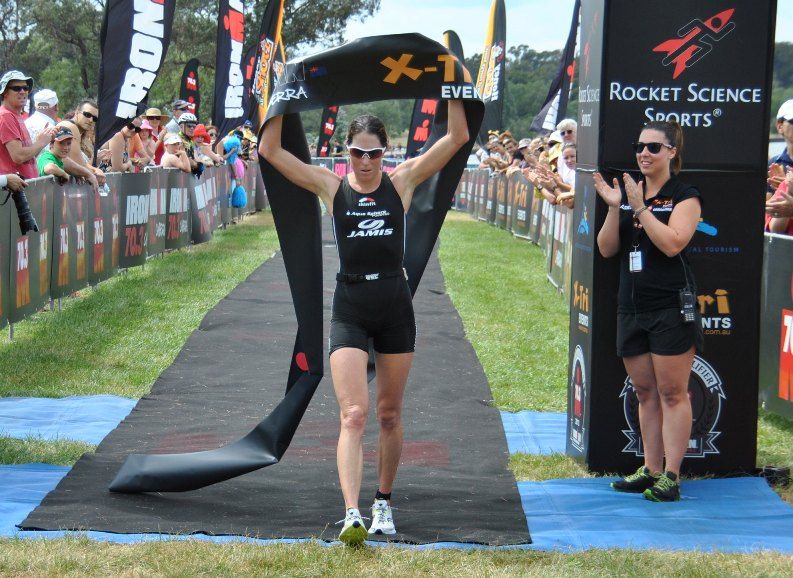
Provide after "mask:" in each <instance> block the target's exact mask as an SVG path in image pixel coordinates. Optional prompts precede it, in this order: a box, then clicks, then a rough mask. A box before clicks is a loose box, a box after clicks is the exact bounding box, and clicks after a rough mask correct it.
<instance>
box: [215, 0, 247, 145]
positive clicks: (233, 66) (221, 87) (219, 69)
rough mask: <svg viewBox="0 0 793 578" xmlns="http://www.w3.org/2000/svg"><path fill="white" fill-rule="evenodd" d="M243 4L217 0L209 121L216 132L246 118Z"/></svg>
mask: <svg viewBox="0 0 793 578" xmlns="http://www.w3.org/2000/svg"><path fill="white" fill-rule="evenodd" d="M244 14H245V8H244V5H243V1H242V0H219V1H218V34H217V44H216V51H215V63H216V64H215V98H214V101H213V102H214V105H213V107H212V122H213V123H214V125H215V126H216V127H218V135H225V134H228V133H229V132H230V131H231V130H232V129H234V128H236V127H238V126H241V125H242V123H243V122H245V118H247V117H246V112H247V111H246V110H245V109H244V108H243V106H244V104H245V103H244V96H245V95H244V92H245V75H244V74H243V73H242V67H243V62H242V57H243V51H242V43H243V42H244V41H245V16H244Z"/></svg>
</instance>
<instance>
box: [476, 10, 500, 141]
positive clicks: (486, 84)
mask: <svg viewBox="0 0 793 578" xmlns="http://www.w3.org/2000/svg"><path fill="white" fill-rule="evenodd" d="M506 64H507V12H506V10H505V8H504V0H493V3H492V4H491V5H490V18H489V19H488V24H487V33H486V35H485V47H484V50H483V51H482V61H481V63H480V65H479V74H478V75H477V79H476V89H477V91H478V92H479V96H480V97H481V98H482V101H483V102H484V103H485V119H484V120H483V121H482V126H481V127H480V129H479V140H480V142H487V133H488V131H491V130H497V131H499V132H501V126H502V125H501V117H502V111H503V109H504V85H505V82H506Z"/></svg>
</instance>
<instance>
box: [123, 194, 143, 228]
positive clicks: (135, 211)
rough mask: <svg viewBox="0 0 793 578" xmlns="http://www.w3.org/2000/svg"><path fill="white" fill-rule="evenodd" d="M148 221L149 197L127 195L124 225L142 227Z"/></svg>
mask: <svg viewBox="0 0 793 578" xmlns="http://www.w3.org/2000/svg"><path fill="white" fill-rule="evenodd" d="M148 220H149V195H148V194H146V195H129V196H128V197H127V214H126V216H125V221H124V224H125V225H127V226H130V225H142V224H143V223H146V222H148Z"/></svg>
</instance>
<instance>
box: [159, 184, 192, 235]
mask: <svg viewBox="0 0 793 578" xmlns="http://www.w3.org/2000/svg"><path fill="white" fill-rule="evenodd" d="M163 172H164V173H165V175H166V176H167V177H166V178H167V179H168V200H167V202H168V223H167V225H166V227H165V248H166V249H168V250H173V249H181V248H182V247H186V246H187V245H189V244H190V192H189V189H188V183H189V182H190V181H191V180H193V179H194V178H195V177H193V175H190V174H187V173H184V172H182V171H180V170H179V169H163Z"/></svg>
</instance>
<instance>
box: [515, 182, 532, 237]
mask: <svg viewBox="0 0 793 578" xmlns="http://www.w3.org/2000/svg"><path fill="white" fill-rule="evenodd" d="M512 183H513V187H514V190H515V193H514V196H513V199H514V203H513V206H514V215H515V218H514V220H513V222H512V234H513V235H515V236H516V237H520V238H521V239H528V238H529V237H530V235H531V222H532V219H533V215H532V200H533V197H534V187H533V186H532V184H531V183H530V182H529V181H528V179H527V178H526V177H524V176H523V174H522V173H519V172H518V173H514V174H513V175H512Z"/></svg>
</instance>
